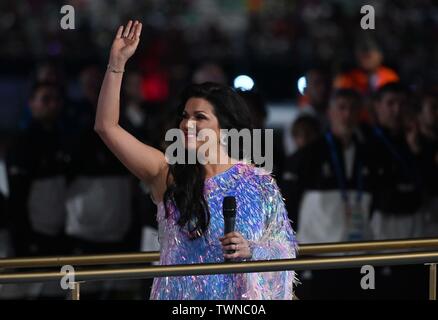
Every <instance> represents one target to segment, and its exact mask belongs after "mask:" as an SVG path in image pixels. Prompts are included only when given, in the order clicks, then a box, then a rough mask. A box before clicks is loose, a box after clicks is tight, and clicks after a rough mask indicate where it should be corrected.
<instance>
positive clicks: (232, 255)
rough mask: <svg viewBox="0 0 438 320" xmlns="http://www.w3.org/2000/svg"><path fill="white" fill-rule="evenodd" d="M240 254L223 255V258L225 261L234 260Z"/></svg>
mask: <svg viewBox="0 0 438 320" xmlns="http://www.w3.org/2000/svg"><path fill="white" fill-rule="evenodd" d="M239 256H240V254H239V253H237V252H236V253H231V254H224V257H225V258H227V259H235V258H239Z"/></svg>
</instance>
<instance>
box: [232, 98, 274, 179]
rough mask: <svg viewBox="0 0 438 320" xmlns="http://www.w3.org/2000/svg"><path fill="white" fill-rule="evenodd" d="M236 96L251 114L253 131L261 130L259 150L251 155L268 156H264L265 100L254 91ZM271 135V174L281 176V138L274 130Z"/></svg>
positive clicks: (266, 114) (266, 113)
mask: <svg viewBox="0 0 438 320" xmlns="http://www.w3.org/2000/svg"><path fill="white" fill-rule="evenodd" d="M237 92H238V94H239V95H240V96H241V97H242V98H243V100H244V101H245V103H246V105H247V106H248V108H249V111H250V113H251V121H252V124H253V128H254V129H261V130H262V134H261V143H260V145H259V148H260V150H258V151H255V150H253V154H255V152H257V154H258V155H261V156H268V155H266V143H265V142H266V140H265V133H266V129H267V128H266V119H267V117H268V110H267V107H266V100H265V98H264V97H263V95H262V94H261V93H260V92H258V91H256V90H249V91H244V90H237ZM273 133H274V135H273V155H272V156H273V159H274V163H273V169H272V172H273V173H274V175H277V176H281V172H282V168H283V150H282V145H281V136H278V132H277V131H275V130H274V132H273ZM253 146H254V147H255V146H257V144H253Z"/></svg>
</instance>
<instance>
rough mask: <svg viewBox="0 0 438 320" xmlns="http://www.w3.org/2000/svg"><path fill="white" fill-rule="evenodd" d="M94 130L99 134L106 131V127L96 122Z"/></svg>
mask: <svg viewBox="0 0 438 320" xmlns="http://www.w3.org/2000/svg"><path fill="white" fill-rule="evenodd" d="M94 132H96V133H97V134H98V135H99V136H100V135H103V134H104V133H105V127H104V126H102V125H98V124H94Z"/></svg>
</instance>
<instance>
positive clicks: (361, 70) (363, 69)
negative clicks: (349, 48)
mask: <svg viewBox="0 0 438 320" xmlns="http://www.w3.org/2000/svg"><path fill="white" fill-rule="evenodd" d="M356 60H357V64H358V67H357V68H354V69H353V70H350V71H348V72H345V73H341V74H339V75H338V76H337V77H336V78H335V80H334V87H335V88H349V89H354V90H357V91H358V92H359V93H360V94H362V95H370V94H372V93H373V92H376V91H377V90H378V89H379V88H381V87H382V86H384V85H385V84H387V83H390V82H396V81H398V80H399V77H398V75H397V73H396V72H395V71H394V70H392V69H391V68H388V67H386V66H384V65H383V53H382V51H381V49H380V48H379V46H378V44H377V42H376V41H375V40H374V39H372V38H365V39H362V40H361V41H360V42H359V43H358V44H357V46H356Z"/></svg>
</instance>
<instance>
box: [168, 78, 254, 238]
mask: <svg viewBox="0 0 438 320" xmlns="http://www.w3.org/2000/svg"><path fill="white" fill-rule="evenodd" d="M190 98H202V99H205V100H207V101H208V102H209V103H210V104H211V105H212V106H213V108H214V113H215V115H216V117H217V118H218V122H219V126H220V129H228V130H229V129H237V130H241V129H245V128H248V129H251V127H252V126H251V116H250V113H249V110H248V107H247V105H246V103H245V101H244V100H243V99H242V98H241V97H240V96H239V94H238V93H237V92H235V91H234V90H233V89H232V88H230V87H228V86H224V85H220V84H216V83H211V82H206V83H203V84H192V85H190V86H189V87H187V88H186V89H185V90H184V91H183V93H182V95H181V99H180V103H179V105H178V109H177V115H178V116H179V117H178V119H176V121H175V124H174V127H175V128H179V124H180V122H181V120H182V114H183V111H184V109H185V105H186V103H187V101H188V100H189V99H190ZM205 178H206V173H205V169H204V167H203V165H201V164H200V163H198V162H196V164H179V163H176V164H169V173H168V177H167V181H168V187H167V190H166V191H165V193H164V203H165V209H166V217H168V215H169V207H168V206H169V204H170V203H173V204H174V205H175V206H176V207H177V208H178V210H179V212H180V217H179V220H178V225H179V226H180V227H184V226H186V225H187V228H188V232H189V237H190V238H191V239H196V238H199V237H200V236H202V234H204V233H205V232H206V230H207V228H208V225H209V223H210V212H209V210H208V204H207V201H206V199H205V197H204V181H205Z"/></svg>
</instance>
